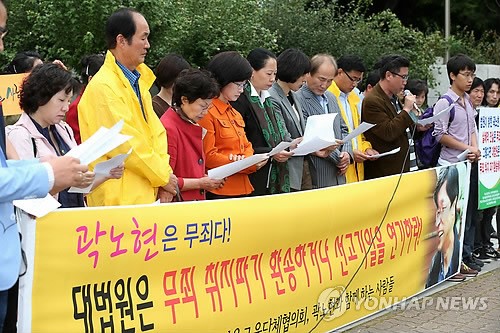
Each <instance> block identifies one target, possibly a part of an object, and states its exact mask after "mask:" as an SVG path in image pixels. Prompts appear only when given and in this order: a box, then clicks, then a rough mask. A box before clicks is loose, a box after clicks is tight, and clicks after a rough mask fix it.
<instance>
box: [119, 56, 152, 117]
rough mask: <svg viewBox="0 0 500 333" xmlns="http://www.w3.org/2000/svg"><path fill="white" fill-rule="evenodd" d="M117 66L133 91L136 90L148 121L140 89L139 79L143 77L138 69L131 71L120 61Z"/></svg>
mask: <svg viewBox="0 0 500 333" xmlns="http://www.w3.org/2000/svg"><path fill="white" fill-rule="evenodd" d="M116 64H117V65H118V67H120V69H121V70H122V72H123V75H125V77H126V78H127V80H128V81H129V82H130V85H131V86H132V89H134V92H135V94H136V95H137V99H138V100H139V104H140V105H141V111H142V115H143V116H144V119H146V114H145V113H144V108H143V107H142V99H141V91H140V89H139V78H140V77H141V74H140V73H139V72H138V71H137V69H134V70H133V71H131V70H130V69H128V68H127V67H125V66H123V65H122V64H121V63H120V62H119V61H118V60H117V61H116Z"/></svg>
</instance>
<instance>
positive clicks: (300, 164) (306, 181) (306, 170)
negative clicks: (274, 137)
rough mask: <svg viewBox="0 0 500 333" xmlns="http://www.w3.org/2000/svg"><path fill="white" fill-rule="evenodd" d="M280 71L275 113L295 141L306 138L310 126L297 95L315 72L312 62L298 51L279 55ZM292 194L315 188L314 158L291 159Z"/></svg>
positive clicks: (274, 96) (273, 96) (273, 95)
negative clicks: (306, 127) (304, 136)
mask: <svg viewBox="0 0 500 333" xmlns="http://www.w3.org/2000/svg"><path fill="white" fill-rule="evenodd" d="M277 61H278V71H277V73H276V79H277V80H276V82H274V84H273V86H272V87H271V89H269V93H270V94H271V102H272V104H273V108H274V111H275V112H276V113H277V114H279V115H280V116H281V117H282V118H283V119H284V122H285V125H286V128H287V131H288V132H289V133H290V136H291V138H292V139H299V138H302V136H303V135H304V130H305V126H306V121H305V120H304V115H303V112H302V107H301V105H300V104H299V103H297V98H296V97H295V95H294V92H296V91H298V90H299V89H300V87H302V85H303V84H304V82H305V80H306V77H307V75H308V74H309V72H310V71H311V60H310V59H309V57H308V56H307V55H305V54H304V53H303V52H302V51H300V50H298V49H293V48H291V49H286V50H285V51H283V52H281V54H280V55H279V56H278V59H277ZM288 171H289V175H290V176H289V178H290V191H301V190H310V189H312V179H311V172H310V159H309V158H308V157H307V156H305V157H304V156H295V157H293V156H292V158H291V159H289V160H288Z"/></svg>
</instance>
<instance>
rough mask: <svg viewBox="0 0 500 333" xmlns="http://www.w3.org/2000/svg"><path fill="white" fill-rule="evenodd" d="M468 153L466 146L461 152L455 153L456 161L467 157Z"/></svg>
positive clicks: (461, 160)
mask: <svg viewBox="0 0 500 333" xmlns="http://www.w3.org/2000/svg"><path fill="white" fill-rule="evenodd" d="M469 153H470V150H469V149H468V148H467V149H466V150H464V151H463V152H461V153H460V154H458V155H457V158H458V161H460V162H463V161H465V160H466V159H467V155H468V154H469Z"/></svg>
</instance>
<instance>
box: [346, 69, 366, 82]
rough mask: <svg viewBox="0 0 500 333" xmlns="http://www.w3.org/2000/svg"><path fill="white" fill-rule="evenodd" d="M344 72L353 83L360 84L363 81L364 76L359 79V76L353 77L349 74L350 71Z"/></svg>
mask: <svg viewBox="0 0 500 333" xmlns="http://www.w3.org/2000/svg"><path fill="white" fill-rule="evenodd" d="M344 74H345V75H346V76H347V78H348V79H349V80H351V81H352V83H356V84H359V83H360V82H361V81H363V78H359V79H358V78H352V77H351V76H350V75H349V73H347V72H344Z"/></svg>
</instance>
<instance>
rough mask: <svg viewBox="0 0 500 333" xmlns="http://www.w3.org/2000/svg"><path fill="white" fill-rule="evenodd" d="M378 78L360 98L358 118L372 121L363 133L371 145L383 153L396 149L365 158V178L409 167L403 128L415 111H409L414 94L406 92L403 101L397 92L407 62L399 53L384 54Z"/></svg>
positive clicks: (404, 77) (410, 124)
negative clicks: (382, 154) (359, 115)
mask: <svg viewBox="0 0 500 333" xmlns="http://www.w3.org/2000/svg"><path fill="white" fill-rule="evenodd" d="M379 66H380V81H379V83H377V85H376V86H375V88H373V90H372V92H371V93H370V94H369V95H368V96H367V97H366V98H365V99H364V100H363V105H362V112H361V119H362V120H363V121H365V122H368V123H371V124H375V125H376V126H374V127H373V128H371V129H370V130H368V131H367V132H366V133H365V137H366V139H367V140H368V141H369V142H371V144H372V147H373V149H375V150H377V151H378V152H380V153H384V152H387V151H390V150H393V149H396V148H398V147H399V148H401V149H400V151H399V152H397V153H395V154H392V155H387V156H384V157H381V158H379V159H377V160H373V161H366V162H365V179H373V178H378V177H384V176H390V175H394V174H398V173H400V172H401V170H403V171H404V172H408V171H410V154H409V153H408V154H407V151H408V149H409V138H408V133H411V132H412V130H410V131H409V132H408V131H407V129H412V127H413V124H414V120H413V119H416V117H415V115H412V109H413V105H414V103H415V96H414V95H411V94H410V95H408V96H406V97H405V99H404V105H402V108H401V105H400V104H399V101H398V100H397V96H398V95H399V94H401V93H402V91H403V89H404V87H405V84H406V81H407V80H408V68H409V66H410V62H409V61H408V60H407V59H406V58H404V57H402V56H399V55H390V56H387V57H384V58H383V59H382V60H381V61H380V62H379ZM412 117H413V118H412Z"/></svg>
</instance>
